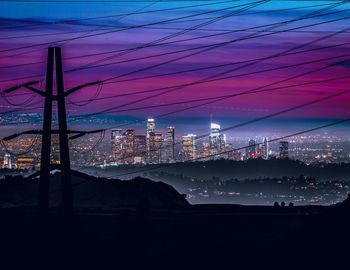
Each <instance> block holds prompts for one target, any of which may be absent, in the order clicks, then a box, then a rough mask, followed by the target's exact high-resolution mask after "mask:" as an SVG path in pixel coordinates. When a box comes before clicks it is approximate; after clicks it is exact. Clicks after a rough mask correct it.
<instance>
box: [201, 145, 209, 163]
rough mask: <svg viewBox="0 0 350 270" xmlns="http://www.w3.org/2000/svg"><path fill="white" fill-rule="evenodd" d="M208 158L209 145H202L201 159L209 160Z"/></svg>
mask: <svg viewBox="0 0 350 270" xmlns="http://www.w3.org/2000/svg"><path fill="white" fill-rule="evenodd" d="M209 156H210V146H209V143H203V157H204V160H209Z"/></svg>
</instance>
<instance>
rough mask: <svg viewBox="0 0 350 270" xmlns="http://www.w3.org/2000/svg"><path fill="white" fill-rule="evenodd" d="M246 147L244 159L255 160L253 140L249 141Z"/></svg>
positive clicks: (255, 153)
mask: <svg viewBox="0 0 350 270" xmlns="http://www.w3.org/2000/svg"><path fill="white" fill-rule="evenodd" d="M248 145H249V146H248V147H247V148H246V159H249V158H257V156H258V155H257V144H256V141H255V140H254V139H249V142H248Z"/></svg>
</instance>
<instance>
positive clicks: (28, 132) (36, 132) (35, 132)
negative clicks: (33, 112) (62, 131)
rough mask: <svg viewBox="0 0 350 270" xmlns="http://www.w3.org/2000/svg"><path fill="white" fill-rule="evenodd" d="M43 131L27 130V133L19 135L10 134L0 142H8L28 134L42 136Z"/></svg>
mask: <svg viewBox="0 0 350 270" xmlns="http://www.w3.org/2000/svg"><path fill="white" fill-rule="evenodd" d="M42 133H43V131H42V130H28V131H23V132H21V133H15V134H12V135H10V136H7V137H5V138H3V139H2V141H9V140H13V139H15V138H17V137H19V136H22V135H27V134H30V135H38V134H42Z"/></svg>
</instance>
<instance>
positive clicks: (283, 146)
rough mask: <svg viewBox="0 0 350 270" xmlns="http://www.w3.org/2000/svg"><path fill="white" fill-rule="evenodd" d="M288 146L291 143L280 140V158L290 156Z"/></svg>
mask: <svg viewBox="0 0 350 270" xmlns="http://www.w3.org/2000/svg"><path fill="white" fill-rule="evenodd" d="M288 148H289V143H288V142H287V141H280V158H282V159H285V158H288V157H289V154H288Z"/></svg>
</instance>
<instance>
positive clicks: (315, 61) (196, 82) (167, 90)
mask: <svg viewBox="0 0 350 270" xmlns="http://www.w3.org/2000/svg"><path fill="white" fill-rule="evenodd" d="M349 55H350V54H345V55H342V56H336V57H334V56H333V57H328V58H324V59H321V60H320V59H318V60H312V61H307V62H303V63H298V64H292V65H287V66H283V67H275V68H269V69H265V70H260V71H252V72H248V73H243V74H238V75H230V76H227V77H223V78H215V77H214V76H210V77H209V78H206V79H202V80H198V81H195V82H191V83H187V84H182V85H178V86H175V87H174V86H167V87H161V88H156V89H150V90H145V91H139V92H138V93H149V92H157V91H160V90H165V91H163V92H161V93H157V94H154V95H151V96H147V97H144V98H141V99H137V100H133V101H130V102H127V103H124V104H121V105H118V106H113V107H111V108H109V109H104V110H102V111H99V112H96V113H91V114H87V115H85V117H90V116H94V115H97V114H101V113H106V112H109V111H111V110H113V109H116V108H122V107H126V106H128V105H131V104H135V103H138V102H141V101H144V100H149V99H150V98H154V97H159V96H161V95H164V94H168V93H170V92H174V91H177V90H181V89H184V88H185V87H188V86H194V85H199V84H203V83H208V82H214V81H218V80H225V79H228V78H235V77H242V76H247V75H254V74H257V73H263V72H269V71H275V70H279V69H284V68H291V67H295V66H300V65H305V64H311V63H317V62H322V61H327V60H334V59H338V58H342V57H346V56H349ZM323 68H324V67H323ZM323 68H321V69H323ZM318 70H319V69H316V71H318ZM313 72H314V71H313ZM307 73H310V72H307ZM303 74H304V73H303ZM294 77H295V76H293V78H294ZM283 81H284V80H283ZM268 85H271V84H268ZM146 91H147V92H146ZM135 93H136V92H134V93H133V94H135Z"/></svg>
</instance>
